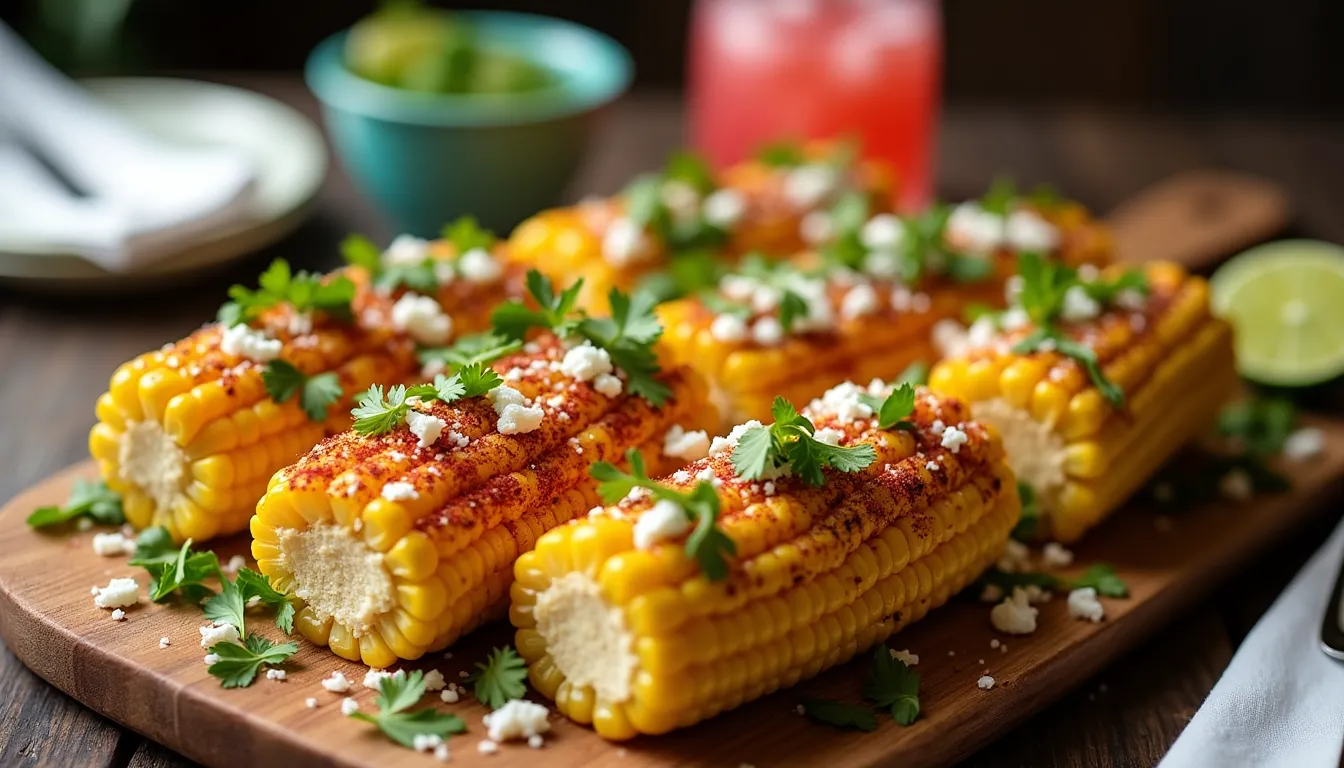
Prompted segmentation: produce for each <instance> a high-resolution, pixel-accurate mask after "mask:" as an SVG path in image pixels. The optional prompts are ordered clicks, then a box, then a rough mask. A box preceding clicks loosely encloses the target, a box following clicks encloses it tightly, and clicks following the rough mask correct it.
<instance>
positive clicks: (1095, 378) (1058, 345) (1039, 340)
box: [1013, 326, 1125, 408]
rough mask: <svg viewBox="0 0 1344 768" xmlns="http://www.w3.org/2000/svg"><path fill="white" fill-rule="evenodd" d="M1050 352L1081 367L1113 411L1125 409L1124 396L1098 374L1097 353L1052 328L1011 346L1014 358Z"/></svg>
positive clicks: (1035, 333)
mask: <svg viewBox="0 0 1344 768" xmlns="http://www.w3.org/2000/svg"><path fill="white" fill-rule="evenodd" d="M1045 350H1053V351H1055V352H1058V353H1059V354H1061V355H1064V356H1065V357H1069V358H1072V359H1073V361H1074V362H1076V363H1078V365H1080V366H1082V368H1083V371H1084V372H1086V373H1087V378H1088V380H1089V381H1091V382H1092V386H1094V387H1096V388H1097V391H1098V392H1100V393H1101V396H1102V397H1104V398H1106V401H1107V402H1109V403H1110V404H1111V405H1113V406H1115V407H1116V408H1123V407H1125V393H1124V391H1123V390H1121V389H1120V387H1119V386H1117V385H1116V384H1115V382H1113V381H1111V380H1110V379H1108V378H1106V374H1105V373H1104V372H1103V371H1102V370H1101V363H1100V361H1098V360H1097V353H1096V352H1094V351H1093V350H1092V348H1091V347H1089V346H1087V345H1085V344H1082V343H1079V342H1077V341H1074V340H1073V339H1069V338H1066V337H1064V336H1063V335H1062V334H1061V333H1060V332H1059V331H1057V330H1055V329H1054V328H1052V327H1049V326H1045V327H1041V328H1037V329H1036V330H1035V331H1032V332H1031V333H1030V334H1029V335H1028V336H1027V337H1026V338H1024V339H1022V340H1021V341H1019V342H1017V343H1016V344H1014V345H1013V352H1014V353H1015V354H1019V355H1020V354H1028V353H1031V352H1040V351H1045Z"/></svg>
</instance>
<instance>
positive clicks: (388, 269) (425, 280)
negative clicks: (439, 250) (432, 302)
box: [373, 257, 439, 295]
mask: <svg viewBox="0 0 1344 768" xmlns="http://www.w3.org/2000/svg"><path fill="white" fill-rule="evenodd" d="M436 261H437V260H436V259H434V258H433V257H430V258H426V259H425V260H424V261H421V262H420V263H419V264H388V265H386V266H384V267H383V269H382V271H381V272H380V273H379V274H378V277H377V278H376V279H375V280H374V281H373V284H374V285H375V286H376V287H378V288H379V289H381V290H384V291H388V292H391V291H395V290H396V289H398V288H400V287H401V286H403V285H404V286H406V287H407V288H409V289H411V290H412V291H415V292H416V293H420V294H426V295H428V294H433V293H434V292H435V291H437V290H439V275H438V273H437V272H436V271H435V270H434V265H435V262H436Z"/></svg>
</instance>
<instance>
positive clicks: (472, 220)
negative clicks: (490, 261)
mask: <svg viewBox="0 0 1344 768" xmlns="http://www.w3.org/2000/svg"><path fill="white" fill-rule="evenodd" d="M443 239H444V240H447V241H448V242H449V243H452V245H453V250H455V251H457V255H458V256H461V255H462V254H464V253H466V252H467V251H473V250H476V249H477V248H480V249H481V250H485V251H488V250H490V249H491V248H493V247H494V245H495V241H496V240H498V239H499V238H497V237H495V233H494V232H491V231H490V230H488V229H486V228H484V227H482V226H481V225H480V223H479V222H477V221H476V217H475V216H459V217H458V218H457V220H456V221H453V222H452V223H449V224H446V225H444V227H443Z"/></svg>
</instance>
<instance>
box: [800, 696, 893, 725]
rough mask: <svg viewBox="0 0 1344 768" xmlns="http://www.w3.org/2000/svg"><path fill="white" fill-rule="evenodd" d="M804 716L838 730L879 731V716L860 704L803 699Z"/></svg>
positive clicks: (832, 700)
mask: <svg viewBox="0 0 1344 768" xmlns="http://www.w3.org/2000/svg"><path fill="white" fill-rule="evenodd" d="M803 714H805V715H807V716H808V717H810V718H811V719H813V720H815V721H817V722H818V723H822V724H823V725H831V726H834V727H836V728H846V729H850V730H855V731H863V732H865V733H871V732H873V731H876V730H877V715H875V714H873V710H871V709H869V708H868V707H865V706H862V705H860V704H848V703H846V702H843V701H836V700H834V699H803Z"/></svg>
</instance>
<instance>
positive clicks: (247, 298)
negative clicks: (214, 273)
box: [218, 259, 355, 326]
mask: <svg viewBox="0 0 1344 768" xmlns="http://www.w3.org/2000/svg"><path fill="white" fill-rule="evenodd" d="M257 283H258V286H259V288H258V289H257V290H252V289H250V288H247V287H246V286H242V285H235V286H232V287H231V288H229V298H230V301H229V302H228V303H226V304H225V305H224V306H222V307H220V309H219V313H218V318H219V321H220V323H222V324H224V325H225V326H232V325H236V324H238V323H248V322H251V321H253V320H255V319H257V317H259V316H260V315H261V313H263V312H265V311H266V310H267V309H270V308H271V307H274V306H277V305H279V304H282V303H285V302H288V303H289V304H290V305H291V306H293V308H294V310H295V311H296V312H309V311H314V310H320V311H322V312H326V313H327V314H328V315H331V316H332V317H334V318H336V319H338V320H344V321H348V320H350V319H351V318H352V317H353V316H354V315H353V312H352V310H351V309H350V302H351V301H353V300H354V297H355V284H354V283H353V282H351V281H350V278H348V277H346V276H344V275H337V276H335V277H330V278H328V277H324V276H322V275H313V274H309V273H307V272H299V273H297V274H295V273H294V272H292V271H291V270H290V268H289V262H287V261H285V260H284V259H276V260H275V261H273V262H271V265H270V266H269V267H267V269H266V271H265V272H262V273H261V276H260V277H259V278H257Z"/></svg>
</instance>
